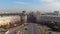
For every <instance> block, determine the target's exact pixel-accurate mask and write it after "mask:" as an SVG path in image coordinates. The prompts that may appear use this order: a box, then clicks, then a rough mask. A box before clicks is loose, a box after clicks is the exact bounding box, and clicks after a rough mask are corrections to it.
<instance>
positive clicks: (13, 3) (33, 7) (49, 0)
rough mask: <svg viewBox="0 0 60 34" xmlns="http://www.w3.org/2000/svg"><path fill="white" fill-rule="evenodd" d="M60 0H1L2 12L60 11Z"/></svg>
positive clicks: (0, 8) (0, 9)
mask: <svg viewBox="0 0 60 34" xmlns="http://www.w3.org/2000/svg"><path fill="white" fill-rule="evenodd" d="M59 6H60V0H0V12H2V11H3V12H20V11H22V10H26V11H37V10H38V11H43V12H44V11H46V12H48V11H49V12H50V11H51V12H52V11H60V7H59Z"/></svg>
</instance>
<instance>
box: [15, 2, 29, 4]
mask: <svg viewBox="0 0 60 34" xmlns="http://www.w3.org/2000/svg"><path fill="white" fill-rule="evenodd" d="M15 3H16V4H28V3H26V2H15Z"/></svg>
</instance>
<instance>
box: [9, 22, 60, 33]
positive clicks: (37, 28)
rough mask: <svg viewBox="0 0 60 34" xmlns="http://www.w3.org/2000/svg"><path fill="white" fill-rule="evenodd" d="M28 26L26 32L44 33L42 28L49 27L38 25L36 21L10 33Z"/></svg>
mask: <svg viewBox="0 0 60 34" xmlns="http://www.w3.org/2000/svg"><path fill="white" fill-rule="evenodd" d="M26 27H27V30H25V32H24V34H42V32H41V30H40V29H43V28H46V29H49V28H48V27H46V26H44V27H42V26H41V25H38V24H35V23H28V25H26V26H19V27H18V28H17V29H16V30H14V31H12V32H10V33H9V34H14V32H15V31H19V30H20V29H23V28H26ZM52 33H55V32H52ZM59 34H60V33H59Z"/></svg>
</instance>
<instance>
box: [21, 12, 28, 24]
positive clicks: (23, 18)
mask: <svg viewBox="0 0 60 34" xmlns="http://www.w3.org/2000/svg"><path fill="white" fill-rule="evenodd" d="M21 22H22V23H23V24H24V23H27V13H26V11H22V14H21Z"/></svg>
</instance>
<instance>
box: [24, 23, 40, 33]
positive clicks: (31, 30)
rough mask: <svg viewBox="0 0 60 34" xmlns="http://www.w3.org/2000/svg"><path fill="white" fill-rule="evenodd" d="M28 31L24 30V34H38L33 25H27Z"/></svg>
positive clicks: (36, 27)
mask: <svg viewBox="0 0 60 34" xmlns="http://www.w3.org/2000/svg"><path fill="white" fill-rule="evenodd" d="M27 27H28V30H26V32H25V34H40V31H39V28H38V26H37V25H36V24H34V23H28V25H27Z"/></svg>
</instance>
